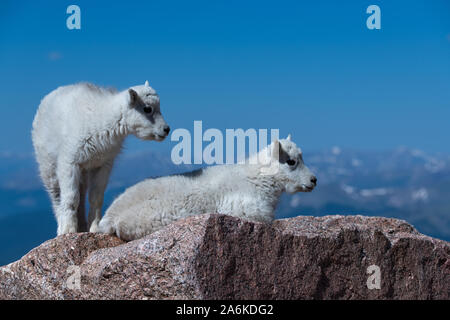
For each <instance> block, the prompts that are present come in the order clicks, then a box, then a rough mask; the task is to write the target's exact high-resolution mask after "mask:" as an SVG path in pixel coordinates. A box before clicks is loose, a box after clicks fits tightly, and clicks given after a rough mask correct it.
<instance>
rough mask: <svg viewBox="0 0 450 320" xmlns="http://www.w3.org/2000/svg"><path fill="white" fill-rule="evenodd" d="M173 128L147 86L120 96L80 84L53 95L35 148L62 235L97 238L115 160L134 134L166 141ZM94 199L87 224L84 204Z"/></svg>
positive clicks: (37, 123)
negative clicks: (85, 233)
mask: <svg viewBox="0 0 450 320" xmlns="http://www.w3.org/2000/svg"><path fill="white" fill-rule="evenodd" d="M169 131H170V128H169V126H168V125H167V124H166V122H165V121H164V119H163V117H162V115H161V112H160V109H159V97H158V95H157V94H156V92H155V90H153V89H152V88H151V87H150V86H149V84H148V82H145V85H141V86H135V87H131V88H129V89H127V90H125V91H122V92H117V91H113V90H107V89H103V88H100V87H97V86H95V85H92V84H87V83H84V84H75V85H69V86H64V87H59V88H58V89H56V90H54V91H52V92H51V93H49V94H48V95H47V96H46V97H44V99H43V100H42V101H41V104H40V106H39V109H38V111H37V113H36V116H35V118H34V122H33V132H32V138H33V145H34V149H35V153H36V158H37V161H38V164H39V171H40V175H41V178H42V181H43V182H44V185H45V187H46V189H47V191H48V193H49V194H50V198H51V201H52V205H53V211H54V212H55V215H56V220H57V222H58V235H60V234H64V233H70V232H77V231H86V230H88V227H89V230H90V231H91V232H95V231H97V229H98V223H99V221H100V219H101V208H102V204H103V193H104V191H105V188H106V185H107V183H108V178H109V174H110V172H111V169H112V166H113V162H114V158H115V157H116V156H117V154H118V153H119V152H120V149H121V147H122V143H123V142H124V140H125V138H126V136H127V135H129V134H134V135H135V136H137V137H138V138H140V139H143V140H156V141H162V140H164V138H165V137H166V136H167V135H168V134H169ZM86 193H88V194H89V215H88V224H86V218H85V212H84V209H85V208H84V206H85V204H84V200H85V197H86Z"/></svg>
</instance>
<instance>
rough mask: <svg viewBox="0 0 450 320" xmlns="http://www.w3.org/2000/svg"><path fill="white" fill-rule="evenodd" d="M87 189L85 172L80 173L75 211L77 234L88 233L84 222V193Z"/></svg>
mask: <svg viewBox="0 0 450 320" xmlns="http://www.w3.org/2000/svg"><path fill="white" fill-rule="evenodd" d="M87 189H88V179H87V172H86V171H83V172H82V173H81V179H80V187H79V192H80V203H79V204H78V210H77V219H78V229H77V231H78V232H86V231H88V228H87V222H86V192H87Z"/></svg>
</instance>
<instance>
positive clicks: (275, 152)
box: [272, 140, 282, 161]
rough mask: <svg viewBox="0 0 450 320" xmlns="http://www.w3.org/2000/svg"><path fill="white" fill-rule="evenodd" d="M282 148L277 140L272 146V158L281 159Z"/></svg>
mask: <svg viewBox="0 0 450 320" xmlns="http://www.w3.org/2000/svg"><path fill="white" fill-rule="evenodd" d="M281 151H282V148H281V143H280V141H279V140H275V141H274V142H273V146H272V159H274V160H277V161H279V160H280V154H281Z"/></svg>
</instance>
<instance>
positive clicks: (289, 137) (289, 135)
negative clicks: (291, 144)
mask: <svg viewBox="0 0 450 320" xmlns="http://www.w3.org/2000/svg"><path fill="white" fill-rule="evenodd" d="M286 140H287V141H291V134H290V133H289V134H288V136H287V138H286Z"/></svg>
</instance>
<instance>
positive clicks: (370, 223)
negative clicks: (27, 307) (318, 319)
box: [0, 215, 450, 299]
mask: <svg viewBox="0 0 450 320" xmlns="http://www.w3.org/2000/svg"><path fill="white" fill-rule="evenodd" d="M371 265H375V266H377V267H379V270H380V277H379V279H380V281H379V285H380V286H379V287H380V289H377V279H376V276H377V273H376V269H377V267H371V268H374V269H373V270H375V271H373V270H372V269H370V268H369V273H368V267H369V266H371ZM373 272H375V273H373ZM78 276H79V277H78ZM77 277H78V278H77ZM369 277H370V279H369V281H368V278H369ZM77 279H80V281H79V282H78V281H77ZM368 282H369V285H370V284H372V286H371V288H372V289H369V288H368ZM373 286H374V288H373ZM449 290H450V244H449V243H448V242H445V241H441V240H437V239H433V238H430V237H427V236H424V235H422V234H420V233H418V232H417V231H416V230H415V229H414V228H413V227H412V226H411V225H409V224H407V223H406V222H404V221H400V220H395V219H386V218H374V217H362V216H326V217H319V218H317V217H297V218H292V219H285V220H278V221H275V222H274V223H273V224H272V225H265V224H261V223H251V222H246V221H243V220H240V219H238V218H233V217H230V216H224V215H200V216H194V217H190V218H187V219H183V220H180V221H178V222H176V223H173V224H171V225H169V226H167V227H166V228H164V229H163V230H160V231H159V232H156V233H154V234H152V235H149V236H147V237H145V238H143V239H139V240H136V241H132V242H128V243H123V242H122V241H121V240H119V239H118V238H115V237H112V236H107V235H101V234H91V233H80V234H70V235H64V236H60V237H57V238H55V239H52V240H49V241H47V242H45V243H43V244H42V245H41V246H39V247H37V248H35V249H33V250H32V251H31V252H30V253H28V254H27V255H25V256H24V257H23V258H22V259H21V260H19V261H17V262H14V263H12V264H9V265H7V266H5V267H2V268H0V298H2V299H449Z"/></svg>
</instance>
